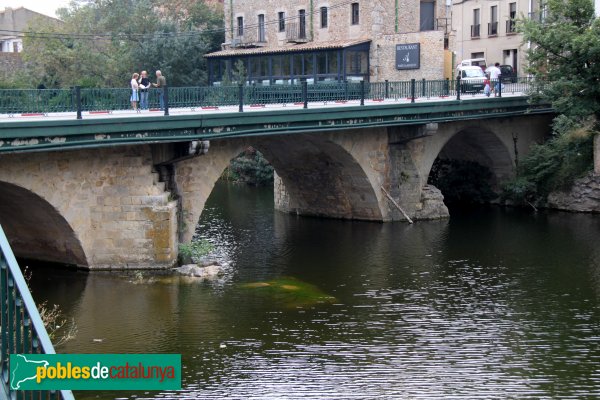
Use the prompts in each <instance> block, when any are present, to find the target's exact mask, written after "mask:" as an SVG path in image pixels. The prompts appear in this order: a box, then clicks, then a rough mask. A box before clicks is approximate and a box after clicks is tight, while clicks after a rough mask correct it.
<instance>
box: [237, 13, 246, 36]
mask: <svg viewBox="0 0 600 400" xmlns="http://www.w3.org/2000/svg"><path fill="white" fill-rule="evenodd" d="M237 35H238V36H244V17H237Z"/></svg>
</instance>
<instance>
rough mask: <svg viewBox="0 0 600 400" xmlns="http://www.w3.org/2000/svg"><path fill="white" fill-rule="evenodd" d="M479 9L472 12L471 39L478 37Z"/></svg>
mask: <svg viewBox="0 0 600 400" xmlns="http://www.w3.org/2000/svg"><path fill="white" fill-rule="evenodd" d="M480 27H481V25H480V23H479V8H476V9H474V10H473V25H471V37H479V30H480Z"/></svg>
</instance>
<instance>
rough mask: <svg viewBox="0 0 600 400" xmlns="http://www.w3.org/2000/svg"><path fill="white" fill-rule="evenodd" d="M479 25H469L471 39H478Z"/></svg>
mask: <svg viewBox="0 0 600 400" xmlns="http://www.w3.org/2000/svg"><path fill="white" fill-rule="evenodd" d="M480 31H481V24H477V25H471V38H478V37H479V36H480Z"/></svg>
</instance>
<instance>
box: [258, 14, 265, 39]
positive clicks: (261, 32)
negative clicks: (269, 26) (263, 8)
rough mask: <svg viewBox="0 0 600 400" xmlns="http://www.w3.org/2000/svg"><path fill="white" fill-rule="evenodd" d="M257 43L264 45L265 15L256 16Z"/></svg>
mask: <svg viewBox="0 0 600 400" xmlns="http://www.w3.org/2000/svg"><path fill="white" fill-rule="evenodd" d="M258 41H259V43H264V42H266V41H267V40H266V39H265V14H258Z"/></svg>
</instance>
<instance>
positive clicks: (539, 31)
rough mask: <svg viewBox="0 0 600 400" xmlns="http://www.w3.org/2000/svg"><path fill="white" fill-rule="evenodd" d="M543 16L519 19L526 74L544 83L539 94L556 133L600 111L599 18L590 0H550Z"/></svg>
mask: <svg viewBox="0 0 600 400" xmlns="http://www.w3.org/2000/svg"><path fill="white" fill-rule="evenodd" d="M543 4H544V5H545V7H546V9H545V12H543V13H541V15H542V16H543V18H533V19H522V20H521V21H520V22H519V25H518V26H519V30H520V31H521V32H522V33H523V35H524V41H529V42H531V48H530V49H529V50H528V59H529V71H528V72H529V73H531V74H533V75H534V76H535V78H536V82H538V83H540V84H544V86H543V88H542V87H540V89H541V90H540V91H539V92H538V94H537V95H538V96H539V97H540V98H541V100H544V101H549V102H550V103H551V104H552V106H553V107H554V109H555V110H556V111H557V112H558V114H559V116H558V117H557V118H556V120H555V122H554V125H553V128H554V132H555V133H556V134H565V133H567V132H570V131H571V130H573V129H575V128H578V127H581V126H587V125H589V124H590V123H592V124H595V123H596V121H598V117H599V116H600V20H599V19H598V18H595V17H594V5H593V2H592V0H566V1H565V0H548V1H545V2H544V3H543Z"/></svg>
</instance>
